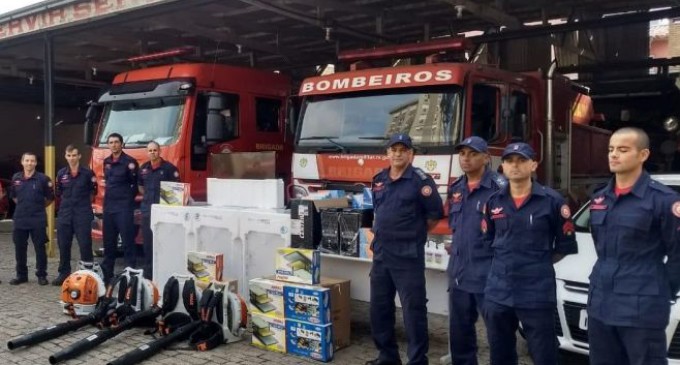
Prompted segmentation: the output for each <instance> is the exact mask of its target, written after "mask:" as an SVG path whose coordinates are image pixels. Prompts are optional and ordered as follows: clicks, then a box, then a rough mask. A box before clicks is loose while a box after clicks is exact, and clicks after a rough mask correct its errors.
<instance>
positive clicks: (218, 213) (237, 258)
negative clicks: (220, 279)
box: [185, 207, 243, 289]
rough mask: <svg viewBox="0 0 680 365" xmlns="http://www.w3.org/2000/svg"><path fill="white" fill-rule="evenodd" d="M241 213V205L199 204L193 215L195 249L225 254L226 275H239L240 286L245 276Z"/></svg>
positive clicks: (229, 276) (237, 276) (232, 276)
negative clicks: (240, 234) (209, 205)
mask: <svg viewBox="0 0 680 365" xmlns="http://www.w3.org/2000/svg"><path fill="white" fill-rule="evenodd" d="M241 214H242V213H241V211H240V209H239V208H224V207H196V208H195V210H194V214H192V216H191V219H192V235H193V236H194V237H195V239H196V249H195V250H196V251H204V252H211V253H221V254H222V255H224V273H223V276H224V277H226V278H232V279H239V284H238V285H239V289H240V288H241V284H242V283H241V281H240V279H241V277H242V276H243V243H242V242H241V239H240V237H239V216H240V215H241ZM185 256H186V253H185Z"/></svg>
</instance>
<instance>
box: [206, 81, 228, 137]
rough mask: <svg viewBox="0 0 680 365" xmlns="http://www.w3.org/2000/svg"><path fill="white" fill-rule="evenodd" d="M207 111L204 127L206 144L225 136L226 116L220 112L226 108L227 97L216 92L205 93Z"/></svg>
mask: <svg viewBox="0 0 680 365" xmlns="http://www.w3.org/2000/svg"><path fill="white" fill-rule="evenodd" d="M207 96H208V103H207V104H208V106H207V107H208V113H207V115H208V116H207V120H206V129H205V140H206V143H207V144H208V145H212V144H215V143H217V142H221V141H223V140H224V138H225V135H224V134H225V129H226V127H227V126H226V125H225V124H226V118H225V116H224V114H223V113H222V111H223V110H226V109H227V99H226V97H225V96H224V95H222V94H220V93H216V92H210V93H207Z"/></svg>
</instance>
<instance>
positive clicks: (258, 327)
mask: <svg viewBox="0 0 680 365" xmlns="http://www.w3.org/2000/svg"><path fill="white" fill-rule="evenodd" d="M250 324H251V328H252V330H253V339H252V342H251V343H252V344H253V345H254V346H256V347H259V348H261V349H265V350H269V351H276V352H283V353H285V352H286V320H285V319H283V318H277V317H269V316H266V315H263V314H257V313H252V314H251V317H250Z"/></svg>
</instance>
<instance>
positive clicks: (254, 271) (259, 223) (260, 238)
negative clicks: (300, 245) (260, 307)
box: [239, 209, 291, 297]
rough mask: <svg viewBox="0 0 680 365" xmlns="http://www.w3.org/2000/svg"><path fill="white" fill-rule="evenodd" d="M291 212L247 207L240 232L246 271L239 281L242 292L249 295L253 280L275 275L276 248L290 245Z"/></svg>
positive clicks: (240, 222)
mask: <svg viewBox="0 0 680 365" xmlns="http://www.w3.org/2000/svg"><path fill="white" fill-rule="evenodd" d="M290 223H291V220H290V212H272V211H266V210H255V209H247V210H244V211H242V213H241V216H240V220H239V224H240V227H239V232H240V237H241V241H242V242H243V243H244V245H243V247H244V249H245V251H244V252H243V254H244V256H243V263H244V266H243V268H244V271H243V275H242V276H241V278H242V279H243V285H242V284H241V282H240V281H239V290H240V291H241V295H243V296H244V297H247V295H248V281H249V280H250V279H254V278H259V277H264V276H271V275H274V272H275V270H274V268H275V261H276V249H277V248H280V247H290Z"/></svg>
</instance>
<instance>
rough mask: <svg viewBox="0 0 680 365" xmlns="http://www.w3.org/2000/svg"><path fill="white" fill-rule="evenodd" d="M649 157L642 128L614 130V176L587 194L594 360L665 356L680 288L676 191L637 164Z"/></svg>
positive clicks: (647, 364)
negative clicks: (592, 253) (594, 259)
mask: <svg viewBox="0 0 680 365" xmlns="http://www.w3.org/2000/svg"><path fill="white" fill-rule="evenodd" d="M648 157H649V138H648V136H647V135H646V134H645V132H643V131H642V130H639V129H637V128H622V129H619V130H618V131H616V132H614V134H612V136H611V138H610V140H609V169H610V170H611V172H613V173H614V177H613V178H612V179H611V181H610V182H609V184H608V185H607V186H606V187H604V188H602V189H600V190H598V191H596V192H595V193H594V194H593V197H592V200H591V205H590V227H591V231H592V235H593V241H594V242H595V249H596V251H597V262H596V263H595V266H594V267H593V271H592V273H591V274H590V292H589V296H588V319H587V323H588V338H589V342H590V363H591V364H592V365H605V364H616V365H628V364H630V365H643V364H644V365H657V364H667V363H668V360H667V340H666V333H665V330H666V326H667V325H668V319H669V315H670V306H671V304H670V302H671V301H672V300H675V298H676V294H677V292H678V289H680V243H679V242H678V240H679V239H680V195H678V194H677V193H676V192H674V191H673V190H672V189H670V188H668V187H666V186H665V185H663V184H661V183H659V182H657V181H654V180H652V179H651V178H650V176H649V174H648V173H647V172H645V171H644V170H643V167H642V165H643V163H644V162H645V161H646V160H647V158H648ZM665 258H667V259H666V262H665V263H664V259H665Z"/></svg>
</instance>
